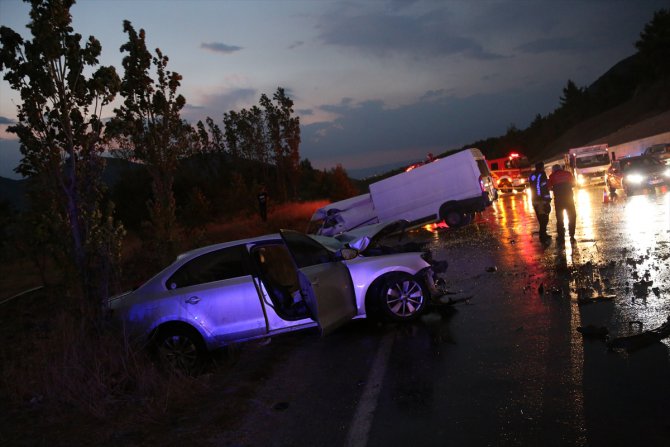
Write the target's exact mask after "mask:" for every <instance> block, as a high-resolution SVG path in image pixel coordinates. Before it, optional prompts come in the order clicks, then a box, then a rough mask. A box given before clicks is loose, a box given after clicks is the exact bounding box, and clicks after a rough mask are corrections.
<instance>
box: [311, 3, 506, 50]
mask: <svg viewBox="0 0 670 447" xmlns="http://www.w3.org/2000/svg"><path fill="white" fill-rule="evenodd" d="M452 21H453V17H452V16H451V14H449V12H448V11H447V10H446V9H437V10H435V11H432V12H430V13H426V14H420V15H417V16H414V15H407V14H398V13H389V12H385V11H382V12H376V13H367V14H361V15H358V14H355V13H354V14H352V13H348V12H345V11H342V12H340V13H332V14H327V15H324V16H323V17H322V18H321V20H320V23H319V25H318V29H319V30H320V34H319V38H320V39H321V40H322V42H323V43H325V44H327V45H335V46H341V47H349V48H353V49H356V50H359V51H362V52H366V53H372V54H377V55H380V56H383V55H386V54H393V53H405V54H410V55H412V56H416V55H421V56H424V57H430V56H447V55H453V54H463V55H465V56H467V57H471V58H475V59H497V58H501V57H503V56H502V55H500V54H495V53H493V52H490V51H488V50H486V49H485V48H484V47H483V46H482V44H481V43H479V42H478V41H477V40H475V39H473V38H471V37H468V36H465V35H461V34H458V33H457V32H455V29H454V28H452V27H451V26H450V22H452Z"/></svg>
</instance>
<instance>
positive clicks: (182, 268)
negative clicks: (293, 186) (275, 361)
mask: <svg viewBox="0 0 670 447" xmlns="http://www.w3.org/2000/svg"><path fill="white" fill-rule="evenodd" d="M371 230H372V229H371ZM331 242H332V243H331V244H330V247H328V248H327V247H325V246H324V245H323V244H321V243H319V242H317V240H315V239H314V238H312V237H310V236H307V235H305V234H302V233H299V232H296V231H287V230H283V231H281V232H280V234H274V235H267V236H262V237H256V238H253V239H246V240H239V241H234V242H226V243H222V244H216V245H210V246H207V247H203V248H199V249H197V250H193V251H190V252H188V253H184V254H182V255H180V256H179V257H178V258H177V260H176V261H175V262H174V263H173V264H171V265H170V266H168V267H167V268H165V269H164V270H163V271H161V272H160V273H158V274H157V275H156V276H154V277H153V278H151V279H150V280H149V281H147V282H146V283H144V284H143V285H141V286H140V287H138V288H137V289H135V290H133V291H131V292H127V293H124V294H121V295H118V296H116V297H113V298H111V299H110V300H109V302H108V305H109V309H110V313H111V315H112V318H113V319H114V320H116V321H117V322H119V323H121V324H123V325H124V327H125V330H126V331H127V333H129V334H131V335H139V336H141V337H144V339H145V340H149V341H151V342H152V345H153V346H155V347H156V348H158V352H159V354H160V356H161V357H162V358H164V359H167V360H168V361H169V362H170V363H172V364H173V365H174V366H180V367H182V368H186V369H191V368H192V367H194V366H195V365H197V364H199V363H200V362H201V360H202V359H203V357H204V356H205V354H206V353H207V352H208V351H211V350H213V349H215V348H219V347H222V346H225V345H228V344H231V343H237V342H242V341H247V340H252V339H256V338H263V337H269V336H273V335H276V334H280V333H284V332H289V331H294V330H299V329H304V328H308V327H314V326H318V327H319V328H320V331H321V332H322V334H327V333H328V332H330V331H332V330H334V329H335V328H337V327H339V326H341V325H343V324H345V323H346V322H348V321H349V320H351V319H354V318H364V317H366V316H373V317H376V318H380V319H386V320H394V321H404V320H411V319H413V318H416V317H417V316H418V315H420V314H421V313H422V312H423V311H424V309H425V308H426V305H427V304H428V301H429V300H430V299H431V298H432V297H434V296H436V295H438V294H439V291H438V289H437V288H436V287H435V282H434V275H435V271H434V269H433V268H432V267H431V262H432V261H431V260H430V256H429V255H428V254H427V253H422V252H399V253H389V254H377V255H371V256H366V255H365V248H366V247H362V248H361V249H360V250H358V249H355V248H349V247H350V245H349V244H348V243H340V244H341V247H337V244H338V242H336V241H334V240H333V241H331ZM349 242H355V241H349ZM369 242H370V239H368V240H367V242H363V245H370V244H369ZM353 245H356V244H353ZM445 268H446V267H445Z"/></svg>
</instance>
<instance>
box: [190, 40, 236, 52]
mask: <svg viewBox="0 0 670 447" xmlns="http://www.w3.org/2000/svg"><path fill="white" fill-rule="evenodd" d="M200 48H204V49H205V50H209V51H213V52H215V53H222V54H232V53H235V52H237V51H240V50H242V47H238V46H236V45H226V44H225V43H222V42H203V43H201V44H200Z"/></svg>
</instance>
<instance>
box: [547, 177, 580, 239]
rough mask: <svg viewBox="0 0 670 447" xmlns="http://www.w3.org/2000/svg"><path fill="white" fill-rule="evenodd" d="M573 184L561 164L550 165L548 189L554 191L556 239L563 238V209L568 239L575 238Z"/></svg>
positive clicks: (572, 179)
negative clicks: (565, 213)
mask: <svg viewBox="0 0 670 447" xmlns="http://www.w3.org/2000/svg"><path fill="white" fill-rule="evenodd" d="M573 186H575V178H574V177H573V176H572V174H570V173H569V172H568V171H565V170H563V167H562V166H561V165H554V166H552V167H551V175H550V176H549V189H551V190H552V191H553V192H554V206H555V208H556V233H558V236H557V239H558V241H562V240H563V239H564V238H565V225H564V224H563V211H566V212H567V214H568V231H569V233H570V241H574V240H575V226H576V225H577V211H576V210H575V199H574V197H573V195H572V188H573Z"/></svg>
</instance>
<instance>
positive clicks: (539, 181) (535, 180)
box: [528, 161, 551, 243]
mask: <svg viewBox="0 0 670 447" xmlns="http://www.w3.org/2000/svg"><path fill="white" fill-rule="evenodd" d="M548 183H549V179H548V178H547V173H546V172H544V163H543V162H541V161H540V162H537V163H535V172H533V173H532V174H531V175H530V177H528V185H529V186H530V191H531V198H532V201H533V209H534V210H535V216H537V222H538V223H539V224H540V241H541V242H543V243H546V242H549V241H550V240H551V236H549V234H547V225H548V224H549V213H551V194H550V193H549V185H548Z"/></svg>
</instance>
